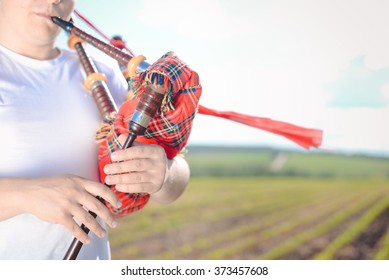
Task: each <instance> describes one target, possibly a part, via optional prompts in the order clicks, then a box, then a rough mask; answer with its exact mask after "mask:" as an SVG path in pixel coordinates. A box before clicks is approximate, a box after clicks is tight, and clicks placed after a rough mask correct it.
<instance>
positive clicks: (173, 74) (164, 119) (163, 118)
mask: <svg viewBox="0 0 389 280" xmlns="http://www.w3.org/2000/svg"><path fill="white" fill-rule="evenodd" d="M146 83H153V84H158V85H163V86H164V87H165V88H166V89H167V93H166V96H165V98H164V100H163V102H162V105H161V108H160V109H159V111H158V112H157V114H156V115H155V117H154V118H153V119H152V120H151V122H150V124H149V126H148V128H147V130H146V132H145V134H144V135H143V136H138V137H137V139H136V141H137V142H141V143H145V144H157V145H160V146H162V147H163V148H164V149H165V151H166V155H167V157H168V158H169V159H172V158H174V157H175V156H176V155H177V154H178V153H179V152H180V150H182V149H183V148H184V147H185V145H186V143H187V141H188V139H189V135H190V132H191V129H192V124H193V119H194V117H195V115H196V113H197V109H198V103H199V99H200V96H201V92H202V88H201V85H200V80H199V77H198V75H197V73H196V72H194V71H193V70H191V69H190V68H189V67H188V66H187V65H186V64H185V63H184V62H183V61H181V60H180V59H179V58H178V57H177V56H176V55H175V54H174V53H172V52H169V53H167V54H165V55H164V56H162V57H161V58H160V59H159V60H158V61H156V62H155V63H154V64H153V65H151V66H150V67H149V68H148V69H147V70H146V71H143V72H138V73H137V75H136V76H135V77H132V78H130V79H129V80H128V84H129V88H130V90H131V91H132V93H133V97H132V98H131V99H128V100H126V101H125V102H124V104H123V105H122V106H121V107H120V109H119V112H118V113H117V116H116V117H114V118H112V120H107V121H106V123H104V124H103V125H102V127H101V129H100V130H99V131H97V134H96V139H98V140H99V141H100V142H101V143H100V147H99V172H100V180H101V181H102V182H104V180H105V177H106V175H105V173H104V171H103V168H104V166H105V165H106V164H108V163H111V159H110V156H109V155H110V154H111V153H112V152H114V151H115V150H118V149H121V145H120V143H119V141H118V137H119V135H121V134H128V123H129V121H130V120H131V118H132V115H133V112H134V110H135V108H136V105H137V103H138V100H139V98H140V97H141V95H142V93H143V89H144V86H145V84H146ZM112 187H113V186H112ZM113 190H114V192H116V194H117V195H118V197H119V198H120V199H121V201H122V207H121V208H120V209H113V208H112V206H111V205H109V204H108V203H107V207H108V208H109V209H110V210H111V211H112V212H113V213H114V214H115V215H117V216H122V215H126V214H129V213H132V212H134V211H137V210H139V209H141V208H143V207H144V206H145V204H146V203H147V201H148V200H149V197H150V196H149V194H127V193H122V192H117V191H116V189H115V188H114V187H113Z"/></svg>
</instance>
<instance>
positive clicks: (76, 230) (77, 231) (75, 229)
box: [63, 217, 90, 244]
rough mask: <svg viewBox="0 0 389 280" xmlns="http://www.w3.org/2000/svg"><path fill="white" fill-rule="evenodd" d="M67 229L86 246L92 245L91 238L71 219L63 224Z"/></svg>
mask: <svg viewBox="0 0 389 280" xmlns="http://www.w3.org/2000/svg"><path fill="white" fill-rule="evenodd" d="M63 225H64V226H65V228H67V230H68V231H70V232H71V233H72V234H73V236H74V237H75V238H77V240H79V241H81V242H82V243H84V244H89V243H90V238H89V236H88V235H87V234H86V233H85V232H84V231H83V230H82V229H81V227H80V226H79V225H78V224H77V223H76V222H75V221H74V220H73V219H72V218H71V217H69V218H68V219H66V221H65V222H64V223H63Z"/></svg>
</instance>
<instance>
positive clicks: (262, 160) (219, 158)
mask: <svg viewBox="0 0 389 280" xmlns="http://www.w3.org/2000/svg"><path fill="white" fill-rule="evenodd" d="M186 158H187V160H188V162H189V164H190V166H191V171H192V178H191V180H190V183H189V186H188V189H187V191H186V192H185V193H184V195H183V196H182V197H181V198H180V199H179V200H177V201H176V202H175V203H173V204H171V205H160V204H157V203H155V202H154V201H150V202H149V204H148V205H147V206H146V207H145V208H144V209H143V210H141V211H139V212H136V213H134V214H132V215H129V216H126V217H123V218H121V219H120V225H119V227H118V228H116V229H115V230H111V233H110V234H111V245H112V258H113V259H315V258H317V259H388V258H389V243H388V240H389V226H388V224H389V176H388V175H389V159H387V158H375V157H366V156H345V155H334V154H322V153H318V154H315V153H298V152H288V151H274V150H268V149H253V148H251V149H237V148H234V149H232V148H222V149H215V148H197V147H193V148H189V153H188V155H187V156H186ZM275 163H277V164H275Z"/></svg>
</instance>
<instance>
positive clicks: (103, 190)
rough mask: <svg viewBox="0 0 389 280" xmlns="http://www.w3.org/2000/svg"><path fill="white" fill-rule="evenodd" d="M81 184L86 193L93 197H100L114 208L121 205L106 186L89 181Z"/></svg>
mask: <svg viewBox="0 0 389 280" xmlns="http://www.w3.org/2000/svg"><path fill="white" fill-rule="evenodd" d="M81 184H82V186H83V187H84V189H85V190H86V191H87V192H89V193H91V194H93V195H95V196H100V197H101V198H103V199H104V200H105V201H108V202H109V203H110V204H111V205H112V206H114V207H116V208H119V207H121V205H122V203H121V201H120V199H119V198H118V197H117V196H116V194H115V193H114V192H113V191H112V190H111V189H110V188H109V187H108V186H104V185H103V184H100V183H97V182H93V181H89V180H83V182H82V183H81Z"/></svg>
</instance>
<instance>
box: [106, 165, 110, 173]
mask: <svg viewBox="0 0 389 280" xmlns="http://www.w3.org/2000/svg"><path fill="white" fill-rule="evenodd" d="M104 172H105V174H109V173H110V172H111V167H109V166H108V165H106V166H104Z"/></svg>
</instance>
